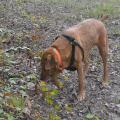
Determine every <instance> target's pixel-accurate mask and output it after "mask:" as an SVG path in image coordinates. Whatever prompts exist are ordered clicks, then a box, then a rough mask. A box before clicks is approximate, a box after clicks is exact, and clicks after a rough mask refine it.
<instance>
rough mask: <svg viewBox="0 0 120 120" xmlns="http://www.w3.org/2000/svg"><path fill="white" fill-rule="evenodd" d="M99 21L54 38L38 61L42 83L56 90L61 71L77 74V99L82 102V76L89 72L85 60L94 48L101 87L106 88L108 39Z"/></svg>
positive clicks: (83, 94) (75, 27)
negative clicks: (49, 83) (98, 59)
mask: <svg viewBox="0 0 120 120" xmlns="http://www.w3.org/2000/svg"><path fill="white" fill-rule="evenodd" d="M106 18H107V17H105V16H103V17H102V18H101V20H97V19H93V18H91V19H87V20H84V21H83V22H80V23H79V24H77V25H74V26H72V27H70V28H68V29H66V30H65V31H63V33H62V34H61V35H59V36H57V37H56V38H55V41H54V42H53V44H52V45H51V46H50V47H49V48H47V49H46V50H45V51H44V53H43V56H42V59H41V67H42V71H41V75H40V76H41V78H40V79H41V80H47V79H48V78H49V77H50V78H51V81H52V82H53V83H54V84H55V85H56V86H58V87H59V85H58V81H57V76H58V74H59V73H61V72H62V71H63V70H64V69H69V70H77V73H78V80H79V93H78V99H79V100H80V101H82V100H84V99H85V93H86V92H85V74H86V72H87V69H88V57H89V54H90V51H91V49H92V48H93V47H95V46H97V48H98V49H99V53H100V55H101V58H102V61H103V70H104V72H103V73H104V74H103V80H102V85H103V86H107V85H108V64H107V58H108V36H107V30H106V28H105V26H104V24H103V22H102V21H103V20H105V19H106Z"/></svg>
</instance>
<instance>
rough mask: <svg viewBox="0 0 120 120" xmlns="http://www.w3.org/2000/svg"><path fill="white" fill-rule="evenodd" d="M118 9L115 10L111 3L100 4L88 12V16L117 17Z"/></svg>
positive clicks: (119, 10)
mask: <svg viewBox="0 0 120 120" xmlns="http://www.w3.org/2000/svg"><path fill="white" fill-rule="evenodd" d="M119 13H120V8H116V7H115V6H114V5H113V4H112V3H101V4H98V5H96V6H95V7H94V8H91V10H89V12H88V15H89V16H90V17H96V16H100V15H102V14H105V15H106V14H107V15H115V16H116V15H118V14H119Z"/></svg>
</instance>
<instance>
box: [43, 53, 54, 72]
mask: <svg viewBox="0 0 120 120" xmlns="http://www.w3.org/2000/svg"><path fill="white" fill-rule="evenodd" d="M54 65H55V60H54V57H53V55H52V54H48V55H47V56H46V59H45V70H50V69H51V68H53V66H54Z"/></svg>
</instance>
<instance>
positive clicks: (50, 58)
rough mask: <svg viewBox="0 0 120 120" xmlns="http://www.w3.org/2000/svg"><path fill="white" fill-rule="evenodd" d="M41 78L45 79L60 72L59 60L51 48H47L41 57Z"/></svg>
mask: <svg viewBox="0 0 120 120" xmlns="http://www.w3.org/2000/svg"><path fill="white" fill-rule="evenodd" d="M41 67H42V71H41V80H47V79H48V78H49V77H52V76H53V75H55V74H57V73H59V72H60V66H59V61H58V59H57V57H56V56H55V53H54V51H53V50H52V49H47V50H46V51H45V52H44V53H43V56H42V59H41Z"/></svg>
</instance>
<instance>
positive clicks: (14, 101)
mask: <svg viewBox="0 0 120 120" xmlns="http://www.w3.org/2000/svg"><path fill="white" fill-rule="evenodd" d="M7 103H8V104H9V105H10V106H11V107H15V108H16V109H17V110H22V109H23V108H24V106H25V103H24V99H23V98H22V97H18V96H12V97H10V98H9V99H8V100H7Z"/></svg>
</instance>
